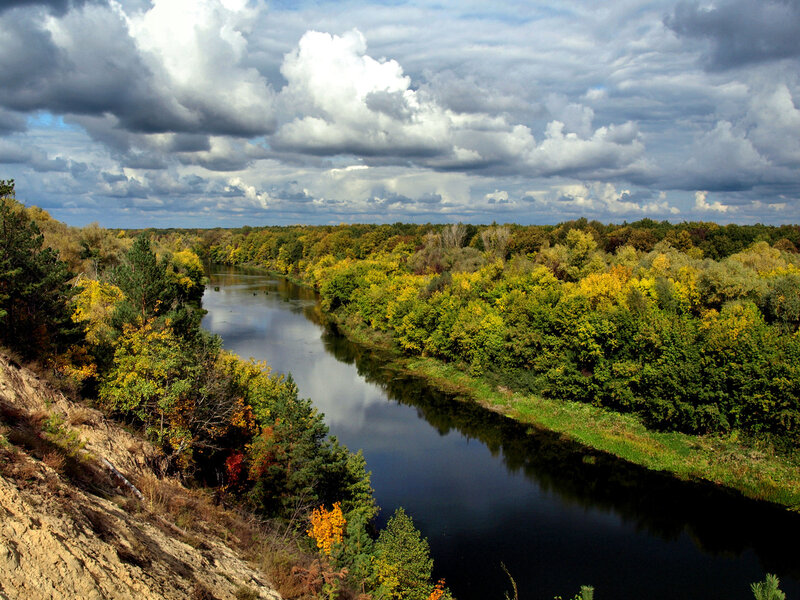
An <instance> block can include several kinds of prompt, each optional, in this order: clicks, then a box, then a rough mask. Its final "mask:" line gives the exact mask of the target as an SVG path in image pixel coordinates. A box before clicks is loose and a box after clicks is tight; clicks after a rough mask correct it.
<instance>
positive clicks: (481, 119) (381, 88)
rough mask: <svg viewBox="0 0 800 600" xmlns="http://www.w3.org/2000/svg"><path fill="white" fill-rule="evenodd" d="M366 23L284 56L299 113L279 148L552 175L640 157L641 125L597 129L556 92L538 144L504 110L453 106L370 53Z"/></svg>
mask: <svg viewBox="0 0 800 600" xmlns="http://www.w3.org/2000/svg"><path fill="white" fill-rule="evenodd" d="M366 50H367V49H366V40H365V38H364V36H363V35H362V34H361V33H360V32H359V31H357V30H353V31H350V32H348V33H347V34H345V35H343V36H336V35H330V34H327V33H321V32H316V31H310V32H307V33H306V34H305V35H304V36H303V37H302V38H301V40H300V42H299V44H298V47H297V49H296V50H295V51H293V52H292V53H290V54H288V55H287V56H286V59H285V60H284V63H283V67H282V69H281V72H282V73H283V75H284V76H285V77H286V79H287V82H288V84H287V86H286V87H285V88H284V89H283V90H282V91H281V97H282V99H283V102H284V103H285V104H287V105H291V106H293V107H294V109H295V110H296V111H297V112H299V113H300V116H297V117H296V118H294V119H293V120H291V121H290V122H288V123H286V124H284V125H282V126H281V127H280V128H279V129H278V131H277V133H276V135H275V136H274V138H273V139H272V140H271V143H272V145H273V146H274V147H277V148H281V149H289V150H292V151H295V152H301V153H309V154H312V155H335V154H352V155H356V156H361V157H364V158H367V159H369V158H374V157H384V158H391V159H393V160H394V161H395V162H397V163H402V162H406V161H411V162H413V163H414V164H416V165H419V166H424V167H429V168H433V169H439V170H476V169H479V170H493V171H495V172H506V173H510V172H515V173H519V172H528V173H532V174H536V175H542V176H549V175H554V174H560V173H565V172H571V171H580V170H584V169H588V170H597V169H605V170H609V171H619V170H623V169H626V168H628V167H630V166H631V165H632V163H633V162H634V161H636V159H638V158H639V157H640V155H641V154H642V151H643V144H642V142H641V140H640V139H639V136H638V130H637V128H636V125H635V124H634V123H630V122H629V123H624V124H622V125H610V126H607V127H600V128H597V129H593V128H592V119H593V116H594V113H593V111H592V109H591V108H588V107H583V106H581V105H578V104H575V103H568V102H566V101H564V100H563V99H562V98H560V97H553V101H552V103H551V104H552V106H553V109H554V112H556V111H557V112H558V113H559V114H560V115H563V117H564V118H565V119H566V120H568V121H569V123H564V122H561V121H552V122H550V124H549V125H548V126H547V130H546V133H545V136H546V137H545V139H544V141H543V142H542V143H541V144H539V145H537V144H536V140H535V138H534V135H533V133H532V131H531V129H530V128H529V127H527V126H525V125H522V124H512V123H509V122H508V120H507V119H506V118H505V117H504V116H500V115H496V116H492V115H489V114H486V113H480V112H471V113H464V112H454V111H452V110H449V109H446V108H444V107H443V106H441V105H440V104H439V103H438V102H437V101H436V99H435V98H434V97H433V96H430V95H428V94H426V93H424V92H423V91H420V90H414V89H412V87H411V80H410V78H409V77H408V76H407V75H405V74H404V72H403V69H402V67H401V66H400V64H399V63H397V62H396V61H394V60H383V61H379V60H376V59H374V58H372V57H371V56H369V55H368V54H367V53H366Z"/></svg>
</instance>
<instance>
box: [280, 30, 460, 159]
mask: <svg viewBox="0 0 800 600" xmlns="http://www.w3.org/2000/svg"><path fill="white" fill-rule="evenodd" d="M281 73H283V75H284V77H286V80H287V81H288V85H287V86H286V88H285V89H284V90H283V91H282V96H283V97H284V100H285V101H286V102H287V103H291V104H292V105H294V106H295V107H296V109H298V110H300V111H302V113H303V115H302V116H299V117H297V118H295V119H294V120H292V121H291V122H289V123H286V124H285V125H283V126H282V127H281V128H280V129H279V130H278V132H277V134H276V136H275V138H274V140H273V144H274V145H275V146H276V147H279V148H289V149H292V150H298V151H302V152H309V153H312V154H358V155H363V156H382V155H384V156H385V155H393V156H431V155H436V154H440V153H442V152H444V151H445V150H446V149H447V147H448V141H449V137H450V131H449V128H450V123H449V120H448V119H447V116H446V115H445V114H444V111H443V110H442V109H441V108H440V107H439V106H437V105H436V104H434V103H433V102H430V101H429V100H427V99H425V98H424V97H421V95H420V94H418V93H417V92H415V91H414V90H411V89H410V79H409V78H408V77H407V76H405V75H404V74H403V70H402V68H401V67H400V65H399V64H398V63H397V62H396V61H393V60H388V61H382V62H381V61H377V60H375V59H373V58H372V57H370V56H367V55H366V40H365V38H364V36H363V35H362V34H361V33H360V32H359V31H355V30H354V31H351V32H349V33H347V34H345V35H343V36H335V35H329V34H327V33H321V32H317V31H310V32H308V33H306V34H305V35H304V36H303V37H302V38H301V39H300V42H299V44H298V47H297V49H296V50H294V51H293V52H292V53H290V54H289V55H287V56H286V59H285V60H284V63H283V66H282V67H281Z"/></svg>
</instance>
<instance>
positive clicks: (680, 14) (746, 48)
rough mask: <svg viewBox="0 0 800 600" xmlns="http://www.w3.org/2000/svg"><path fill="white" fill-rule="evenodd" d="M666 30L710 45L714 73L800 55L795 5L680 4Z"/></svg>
mask: <svg viewBox="0 0 800 600" xmlns="http://www.w3.org/2000/svg"><path fill="white" fill-rule="evenodd" d="M665 23H666V25H667V26H668V27H669V28H670V29H672V30H673V31H674V32H675V33H677V34H678V35H680V36H684V37H689V38H696V39H703V40H707V41H709V42H710V45H711V48H710V50H711V52H710V54H709V55H708V56H707V57H706V58H705V61H706V65H707V66H708V67H709V68H710V69H729V68H733V67H738V66H742V65H747V64H753V63H760V62H765V61H770V60H778V59H783V58H796V57H798V56H800V35H798V33H797V32H798V31H800V4H799V3H798V2H797V1H796V0H728V1H724V0H723V1H722V2H720V3H719V4H712V5H710V6H709V5H701V4H700V3H699V2H679V3H678V4H677V5H676V6H675V9H674V11H673V12H672V14H671V15H669V16H668V17H667V18H666V19H665Z"/></svg>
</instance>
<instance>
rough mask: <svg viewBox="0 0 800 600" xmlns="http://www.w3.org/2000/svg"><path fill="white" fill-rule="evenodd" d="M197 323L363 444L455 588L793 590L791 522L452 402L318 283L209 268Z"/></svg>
mask: <svg viewBox="0 0 800 600" xmlns="http://www.w3.org/2000/svg"><path fill="white" fill-rule="evenodd" d="M203 306H204V307H205V309H206V310H207V311H208V314H207V315H206V317H205V318H204V320H203V326H204V327H205V328H206V329H208V330H210V331H212V332H214V333H217V334H219V335H220V336H221V337H222V340H223V345H224V347H225V348H227V349H229V350H231V351H233V352H236V353H237V354H239V355H240V356H242V357H245V358H247V357H254V358H256V359H258V360H266V361H267V362H268V363H269V364H270V365H271V366H272V368H273V369H274V370H275V371H279V372H286V373H288V372H290V373H291V374H292V375H293V377H294V379H295V381H296V382H297V385H298V387H299V390H300V394H301V396H303V397H310V398H312V399H313V401H314V403H315V405H316V406H317V407H318V408H319V410H320V411H322V412H323V413H324V414H325V420H326V422H327V424H328V426H329V427H330V429H331V433H332V434H333V435H335V436H336V437H337V438H339V440H340V441H341V442H343V443H344V444H345V445H346V446H347V447H348V448H350V449H351V450H354V451H355V450H358V449H362V450H363V452H364V455H365V457H366V459H367V467H368V469H369V470H370V471H371V472H372V486H373V488H374V489H375V496H376V499H377V501H378V504H379V505H380V506H381V508H382V511H381V515H380V516H379V521H380V524H381V525H382V524H383V523H384V522H385V520H386V519H387V518H388V517H389V516H390V515H391V514H392V513H393V512H394V509H395V508H396V507H398V506H402V507H404V508H405V510H406V512H407V513H408V514H410V515H411V516H412V518H413V520H414V523H415V524H416V526H417V527H418V528H419V529H420V530H421V531H422V532H423V534H424V535H425V536H426V537H427V538H428V541H429V543H430V546H431V554H432V555H433V558H434V560H435V576H436V577H437V578H438V577H445V578H446V580H447V583H448V585H449V587H450V588H451V589H452V590H453V592H454V594H455V596H456V598H458V599H459V600H472V599H475V600H483V599H486V600H495V599H496V600H502V598H503V597H504V593H506V592H509V593H510V590H511V584H510V581H509V579H508V577H507V575H506V574H505V573H504V571H503V568H502V566H501V563H502V564H504V565H505V566H506V568H507V569H508V571H509V572H510V573H511V575H512V576H513V578H514V580H515V581H516V584H517V586H518V589H519V597H520V599H522V600H529V599H530V600H534V599H548V600H549V599H552V598H553V597H554V596H555V595H561V596H564V597H565V598H571V597H572V596H573V595H574V594H575V593H576V592H577V591H578V589H579V587H580V586H581V585H582V584H589V585H593V586H594V587H595V598H597V599H598V600H626V599H637V600H641V599H653V600H660V599H664V600H666V599H669V600H674V599H677V598H698V599H700V598H702V599H703V600H711V599H715V598H719V599H720V600H722V599H725V600H734V599H739V598H741V599H752V598H753V595H752V593H751V592H750V589H749V584H750V583H751V582H754V581H759V580H762V579H763V578H764V575H765V573H767V572H771V573H776V574H778V575H779V576H780V578H781V588H782V589H783V591H785V592H786V593H787V597H788V598H789V600H795V599H800V519H799V518H797V517H796V516H795V515H789V514H787V513H785V512H784V511H780V510H773V509H770V508H768V507H764V506H762V505H759V504H756V503H754V502H750V501H746V500H742V499H739V498H737V497H736V496H734V495H732V494H726V493H722V492H719V491H718V490H714V489H709V488H708V487H706V486H701V485H698V484H689V483H682V482H675V481H673V480H672V479H671V478H669V477H666V476H662V475H659V474H656V473H651V472H647V471H644V470H642V469H639V468H637V467H634V466H631V465H628V464H626V463H623V462H622V461H618V460H613V459H610V458H608V457H605V456H603V455H600V454H599V453H596V452H591V451H585V450H583V449H581V448H579V447H576V446H575V445H574V444H571V443H569V442H566V441H564V440H561V439H559V438H558V436H555V435H552V434H549V433H547V432H531V431H528V430H526V428H525V427H522V426H520V425H519V424H516V423H514V422H511V421H509V420H508V419H505V418H502V417H499V416H496V415H493V414H490V413H487V412H486V411H483V410H480V409H477V408H475V407H474V406H472V405H470V404H468V403H464V402H460V401H459V400H458V399H454V398H449V397H446V396H445V395H443V394H441V393H438V392H436V391H434V390H430V389H428V388H426V386H425V385H424V384H423V383H422V382H420V381H419V380H416V379H415V378H410V377H407V376H401V375H399V374H398V373H396V372H394V371H392V370H391V369H390V368H387V367H386V366H385V361H383V360H381V357H380V356H376V355H375V353H373V352H370V351H369V350H366V349H364V348H361V347H359V346H357V345H354V344H352V343H350V342H348V341H347V340H346V339H345V338H343V337H342V336H340V335H338V334H336V333H335V332H332V331H330V330H329V329H327V328H325V327H323V326H322V325H320V322H321V319H320V311H319V306H318V304H317V301H316V298H315V296H314V293H313V292H312V291H311V290H308V289H306V288H302V287H298V286H296V285H293V284H292V283H290V282H288V281H286V280H283V279H276V278H274V277H271V276H269V275H266V274H264V273H260V272H255V271H247V270H243V269H234V268H220V269H216V270H214V271H212V273H211V282H210V284H209V285H208V287H207V291H206V294H205V296H204V298H203Z"/></svg>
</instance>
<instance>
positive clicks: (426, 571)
mask: <svg viewBox="0 0 800 600" xmlns="http://www.w3.org/2000/svg"><path fill="white" fill-rule="evenodd" d="M375 556H376V567H377V568H376V570H377V573H378V580H379V582H380V587H381V589H382V591H383V593H384V596H385V597H386V598H393V599H396V600H427V598H428V596H429V595H430V593H431V591H432V590H433V585H431V573H432V571H433V559H432V558H431V556H430V547H429V546H428V541H427V540H426V539H425V538H423V537H422V534H421V533H420V532H419V531H418V530H417V529H416V528H415V527H414V523H413V521H412V520H411V517H409V516H408V515H407V514H406V513H405V511H404V510H403V509H402V508H398V509H397V510H396V511H395V513H394V515H392V518H391V519H389V522H388V523H387V524H386V529H384V530H383V531H381V533H380V535H379V536H378V541H377V542H375Z"/></svg>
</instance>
